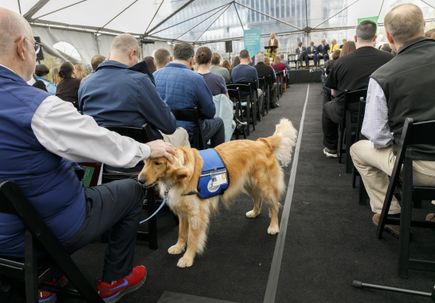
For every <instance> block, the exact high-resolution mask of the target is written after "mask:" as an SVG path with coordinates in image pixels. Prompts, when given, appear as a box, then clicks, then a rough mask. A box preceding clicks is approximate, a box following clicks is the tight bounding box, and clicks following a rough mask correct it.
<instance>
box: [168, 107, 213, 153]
mask: <svg viewBox="0 0 435 303" xmlns="http://www.w3.org/2000/svg"><path fill="white" fill-rule="evenodd" d="M172 113H173V114H174V116H175V119H177V120H178V121H188V122H193V123H194V124H195V127H194V129H193V136H192V138H190V144H191V145H192V147H195V148H196V149H206V148H207V142H205V140H204V136H203V134H202V127H201V121H202V119H201V114H200V112H199V109H198V108H196V107H195V108H186V109H177V110H172Z"/></svg>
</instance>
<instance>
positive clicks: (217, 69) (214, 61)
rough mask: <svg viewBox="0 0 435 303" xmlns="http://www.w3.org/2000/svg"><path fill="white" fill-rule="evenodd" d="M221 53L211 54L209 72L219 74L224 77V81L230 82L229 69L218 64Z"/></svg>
mask: <svg viewBox="0 0 435 303" xmlns="http://www.w3.org/2000/svg"><path fill="white" fill-rule="evenodd" d="M220 61H221V55H219V54H218V53H213V54H212V56H211V66H210V72H211V73H213V74H216V75H221V76H222V77H224V79H225V83H230V82H231V76H230V71H229V70H228V69H226V68H225V67H222V66H220V63H221V62H220Z"/></svg>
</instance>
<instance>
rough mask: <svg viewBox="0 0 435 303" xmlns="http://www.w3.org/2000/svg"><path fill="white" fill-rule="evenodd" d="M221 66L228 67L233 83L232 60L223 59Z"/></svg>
mask: <svg viewBox="0 0 435 303" xmlns="http://www.w3.org/2000/svg"><path fill="white" fill-rule="evenodd" d="M221 66H222V67H223V68H226V69H227V70H228V73H230V82H229V83H231V64H230V61H228V60H227V59H224V60H222V63H221Z"/></svg>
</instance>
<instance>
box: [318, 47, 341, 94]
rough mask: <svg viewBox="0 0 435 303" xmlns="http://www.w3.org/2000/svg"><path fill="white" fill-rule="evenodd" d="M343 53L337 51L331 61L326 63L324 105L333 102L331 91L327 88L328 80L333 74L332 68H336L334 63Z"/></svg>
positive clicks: (323, 78)
mask: <svg viewBox="0 0 435 303" xmlns="http://www.w3.org/2000/svg"><path fill="white" fill-rule="evenodd" d="M340 53H341V51H340V50H339V49H336V50H335V51H334V52H333V53H332V56H331V60H328V61H326V63H325V74H324V75H322V85H323V88H322V95H323V103H325V102H328V101H331V100H332V95H331V89H330V88H327V87H326V79H327V78H328V75H329V74H330V73H331V70H332V67H333V66H334V62H335V61H336V60H337V59H338V58H339V57H340Z"/></svg>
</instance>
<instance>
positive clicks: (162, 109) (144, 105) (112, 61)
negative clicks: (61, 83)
mask: <svg viewBox="0 0 435 303" xmlns="http://www.w3.org/2000/svg"><path fill="white" fill-rule="evenodd" d="M138 53H139V43H138V42H137V40H136V39H135V38H134V37H133V36H132V35H129V34H121V35H118V36H116V37H115V38H114V39H113V41H112V45H111V48H110V57H109V60H106V61H104V62H102V63H101V64H100V65H98V67H97V70H96V71H95V72H94V73H93V74H91V75H90V76H89V78H87V80H86V82H84V83H83V84H82V85H81V86H80V89H79V93H78V96H79V108H80V110H81V111H82V113H84V114H86V115H89V116H92V117H94V119H95V120H96V121H97V123H98V124H99V125H100V126H133V127H141V126H142V125H144V124H145V123H147V124H148V125H149V126H150V127H151V129H152V130H151V132H152V136H153V137H154V138H155V139H157V138H162V137H163V139H164V140H165V141H167V142H170V143H172V144H174V145H175V146H179V145H190V144H189V136H188V134H187V131H186V130H184V129H183V128H176V120H175V117H174V116H173V115H172V112H171V109H170V108H169V106H168V105H167V104H166V103H165V102H164V101H163V100H162V99H161V98H160V96H159V94H158V93H157V91H156V88H155V86H154V84H153V82H152V80H151V78H150V75H148V74H146V73H142V72H138V71H135V70H132V69H130V67H132V66H133V65H135V64H136V63H137V62H138Z"/></svg>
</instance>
